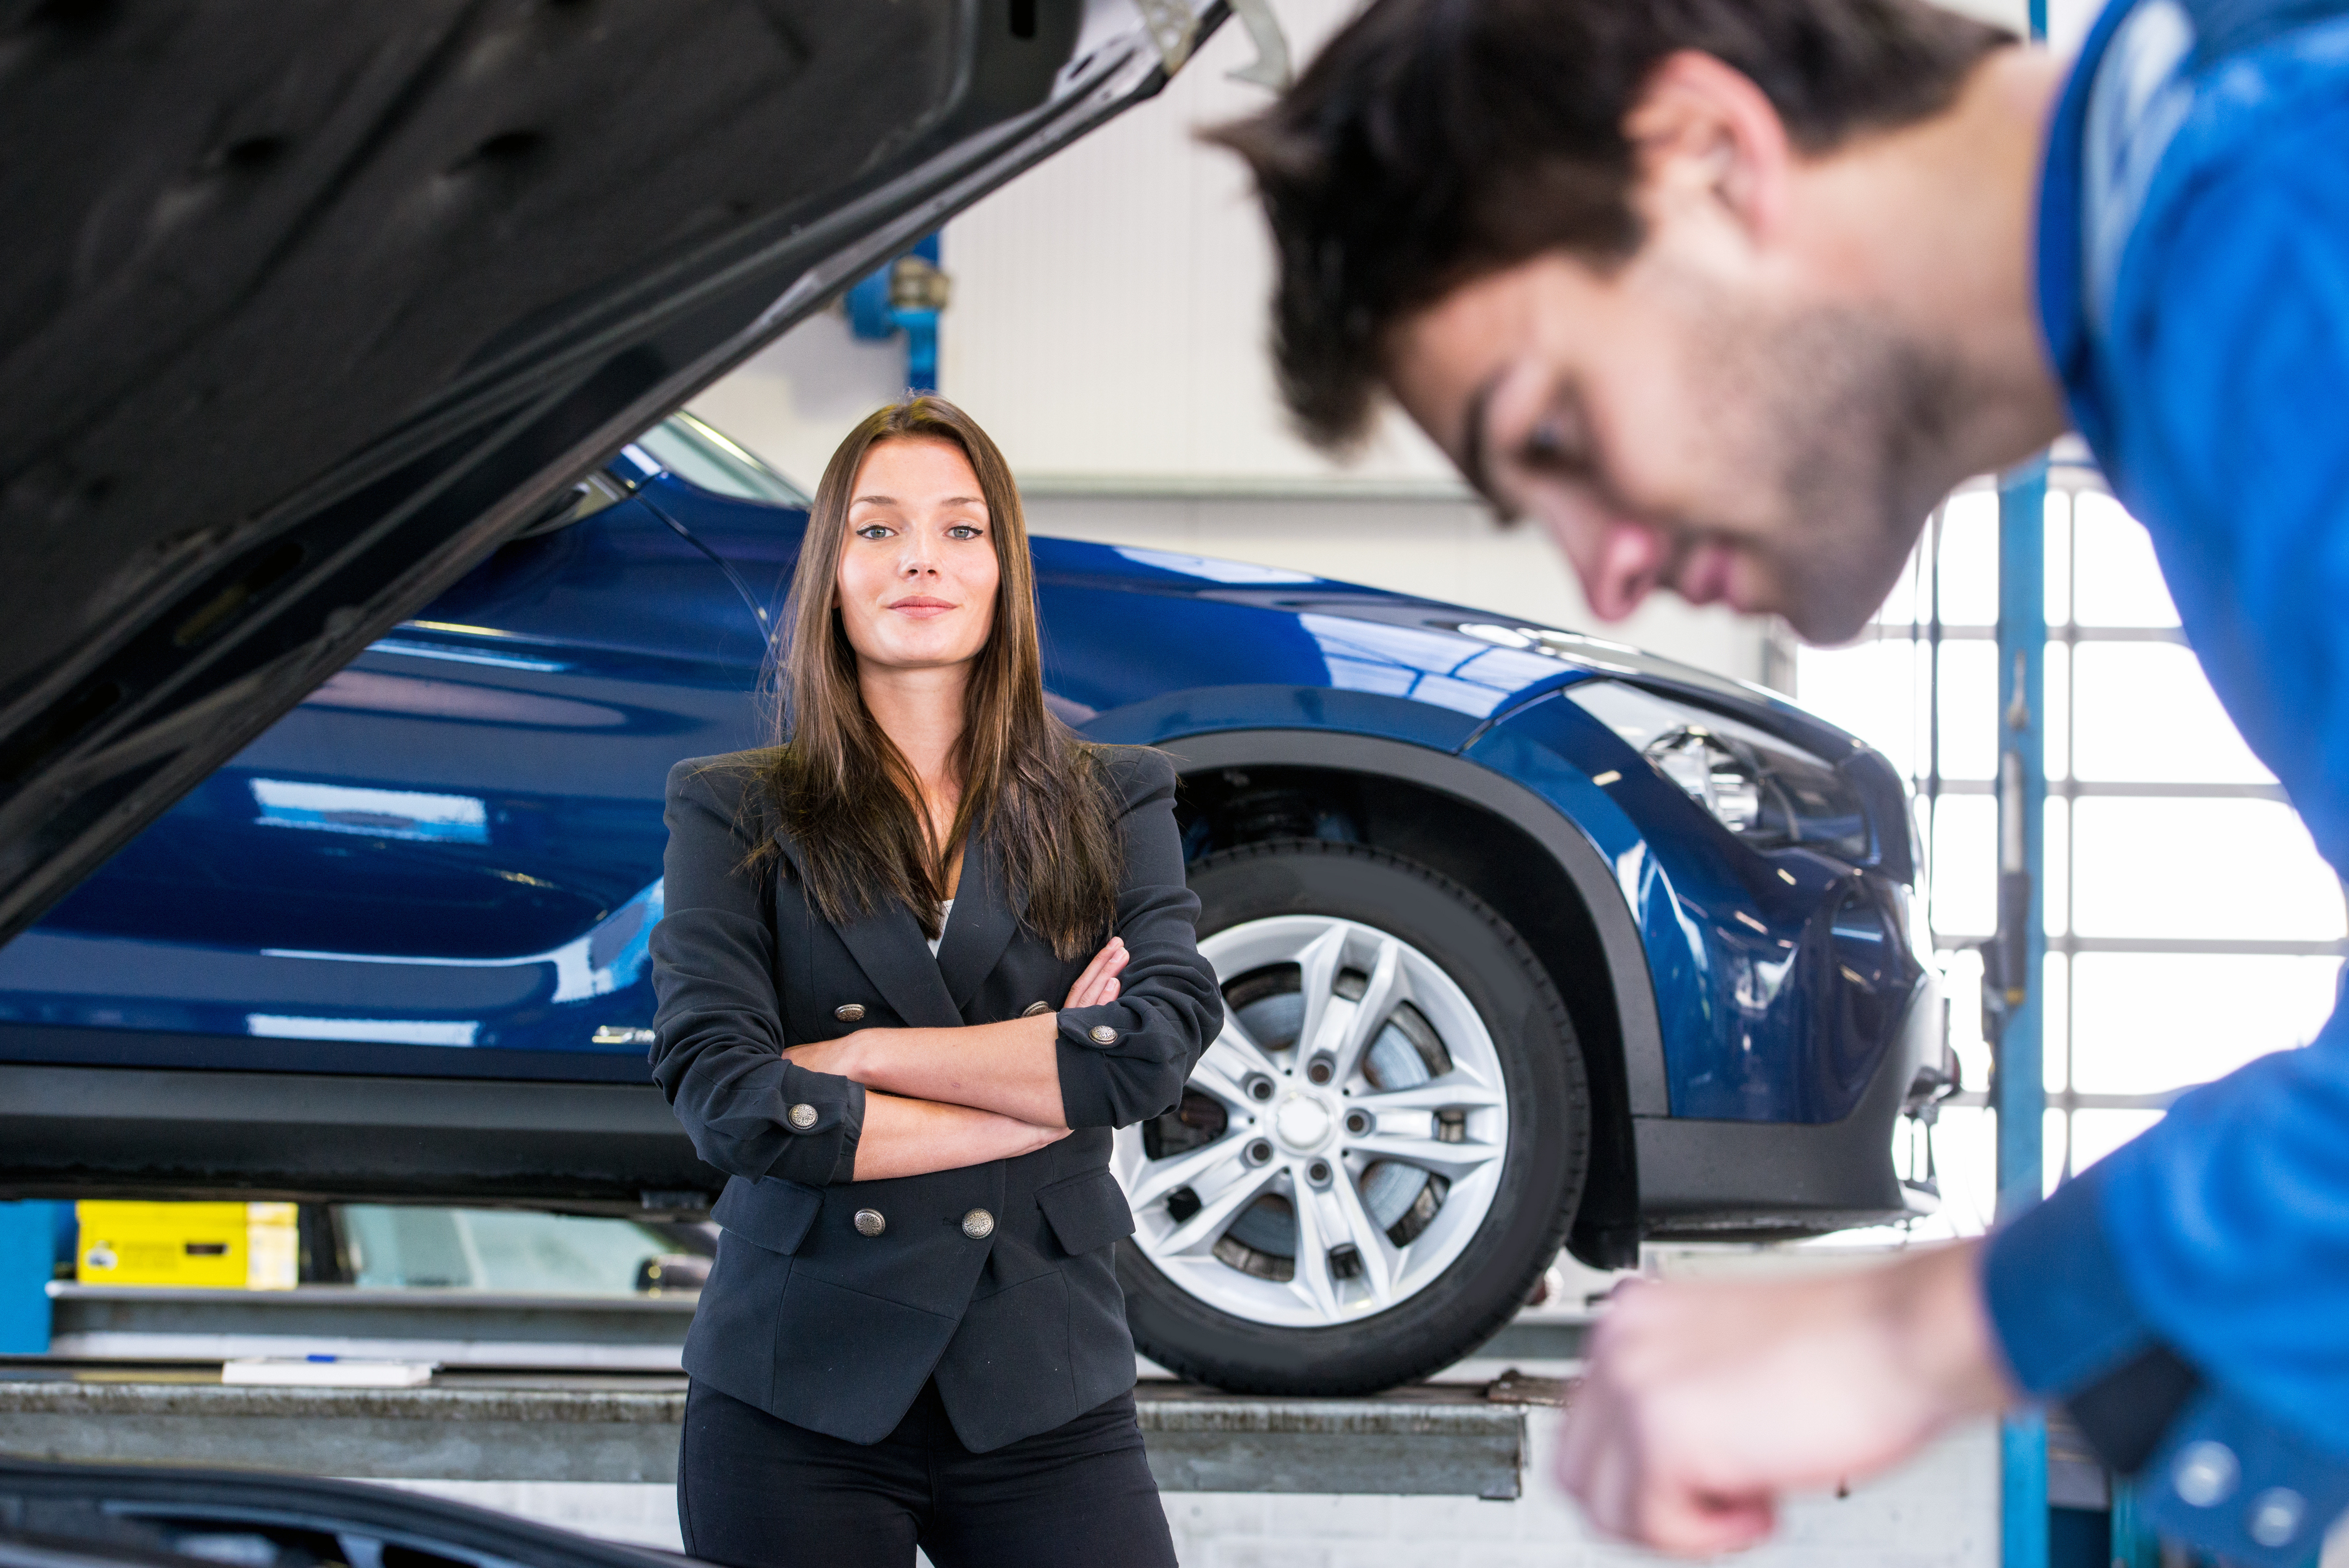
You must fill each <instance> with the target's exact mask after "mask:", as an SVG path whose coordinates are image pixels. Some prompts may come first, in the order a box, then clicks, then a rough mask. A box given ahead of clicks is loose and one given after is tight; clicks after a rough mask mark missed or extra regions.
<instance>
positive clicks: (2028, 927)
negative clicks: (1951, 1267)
mask: <svg viewBox="0 0 2349 1568" xmlns="http://www.w3.org/2000/svg"><path fill="white" fill-rule="evenodd" d="M2046 517H2047V462H2046V460H2045V458H2044V457H2039V458H2033V460H2032V461H2031V462H2027V463H2025V464H2023V466H2022V467H2020V468H2018V469H2015V470H2014V471H2013V472H2010V473H2008V474H2006V475H2004V476H2002V478H2001V480H2000V482H1999V487H1998V524H1999V526H1998V669H1999V717H1998V725H1999V775H1998V841H1999V866H1998V870H1999V877H1998V882H1999V916H1998V918H1999V931H1998V935H1997V937H1996V938H1995V939H1993V940H1992V943H1991V944H1990V950H1988V951H1986V952H1985V953H1984V954H1983V955H1982V956H1983V960H1984V967H1983V975H1982V1002H1983V1011H1984V1013H1985V1018H1984V1023H1986V1024H1988V1025H1989V1026H1990V1027H1991V1028H1992V1030H1993V1031H1994V1033H1993V1054H1992V1062H1993V1065H1992V1074H1991V1100H1992V1105H1993V1106H1995V1108H1996V1111H1997V1116H1998V1218H1999V1220H2001V1221H2002V1222H2004V1221H2006V1220H2012V1219H2013V1218H2014V1217H2015V1216H2016V1215H2017V1214H2020V1213H2022V1212H2023V1210H2026V1209H2028V1208H2030V1207H2031V1206H2032V1205H2033V1204H2034V1203H2036V1202H2038V1201H2039V1199H2040V1196H2041V1194H2042V1192H2043V1191H2044V1184H2045V1181H2046V1150H2045V1148H2044V1130H2043V1129H2044V1123H2045V1113H2046V1106H2047V1085H2046V1079H2045V1067H2044V1057H2045V1042H2044V1028H2043V1025H2044V1021H2043V1014H2042V1012H2041V991H2042V979H2043V976H2044V969H2045V964H2046V954H2047V935H2046V928H2047V922H2046V917H2045V914H2044V888H2045V884H2046V879H2045V877H2044V876H2043V875H2042V873H2043V871H2044V865H2045V839H2044V833H2043V827H2044V823H2045V820H2046V815H2047V763H2046V754H2045V736H2046V713H2047V684H2046V667H2047V584H2046V572H2047V544H2046V539H2047V523H2046ZM1999 1448H2000V1488H1999V1497H2000V1504H1999V1507H2000V1540H2001V1543H2002V1546H2001V1553H2000V1560H2001V1561H2002V1563H2004V1565H2005V1568H2047V1555H2048V1543H2047V1423H2046V1419H2045V1417H2043V1416H2041V1415H2039V1414H2038V1413H2037V1412H2035V1411H2034V1412H2032V1413H2030V1414H2028V1415H2022V1416H2014V1417H2009V1418H2008V1419H2007V1421H2006V1423H2005V1425H2004V1428H2003V1429H2002V1432H2001V1434H2000V1445H1999Z"/></svg>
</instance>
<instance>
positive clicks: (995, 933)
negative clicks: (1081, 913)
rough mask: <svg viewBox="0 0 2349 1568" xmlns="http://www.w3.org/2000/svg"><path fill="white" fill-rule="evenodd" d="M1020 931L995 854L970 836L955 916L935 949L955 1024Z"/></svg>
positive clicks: (981, 840) (964, 852)
mask: <svg viewBox="0 0 2349 1568" xmlns="http://www.w3.org/2000/svg"><path fill="white" fill-rule="evenodd" d="M909 919H910V917H909ZM1018 929H1019V910H1017V909H1013V908H1012V907H1011V897H1010V892H1009V889H1008V888H1006V887H1005V886H1004V877H1003V867H1002V866H1001V865H1000V864H999V862H998V860H997V858H996V855H995V851H994V849H993V848H992V847H990V846H988V845H987V844H986V843H985V842H984V841H983V839H982V838H981V836H979V835H978V834H976V833H974V834H972V835H971V836H970V841H969V842H968V844H966V845H965V846H963V852H962V880H961V881H959V882H957V883H956V884H955V901H954V910H953V912H952V913H951V914H949V915H948V916H947V929H946V940H944V941H941V942H940V943H939V944H938V960H937V963H936V969H937V971H938V973H939V974H940V975H941V976H943V977H944V981H945V984H946V989H947V997H948V998H949V999H950V1000H951V1001H952V1002H953V1003H954V1006H955V1010H956V1015H957V1022H960V1015H961V1010H962V1009H963V1008H965V1007H967V1006H968V1005H969V1003H970V999H971V998H972V997H974V996H976V995H978V985H979V981H983V980H985V979H986V978H987V977H988V973H989V972H990V971H993V970H994V968H995V965H996V961H997V960H999V959H1000V958H1002V956H1003V950H1004V949H1005V948H1007V947H1009V946H1010V945H1011V937H1012V933H1013V932H1014V931H1016V930H1018Z"/></svg>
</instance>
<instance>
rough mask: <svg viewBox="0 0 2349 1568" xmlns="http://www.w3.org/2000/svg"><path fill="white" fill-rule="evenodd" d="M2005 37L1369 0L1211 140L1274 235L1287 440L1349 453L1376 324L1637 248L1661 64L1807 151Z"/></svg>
mask: <svg viewBox="0 0 2349 1568" xmlns="http://www.w3.org/2000/svg"><path fill="white" fill-rule="evenodd" d="M2011 42H2013V35H2012V34H2009V33H2006V32H2003V31H2002V30H2000V29H1999V28H1996V27H1993V26H1987V25H1985V24H1983V23H1981V22H1975V21H1971V20H1969V19H1967V18H1966V17H1963V16H1958V15H1956V14H1955V13H1953V12H1950V11H1947V10H1944V9H1942V8H1940V6H1938V5H1931V4H1929V3H1928V0H1377V3H1376V4H1374V5H1371V6H1370V7H1369V8H1368V9H1366V10H1364V11H1363V12H1362V13H1361V15H1360V16H1356V17H1355V18H1354V19H1353V20H1352V21H1351V22H1350V23H1349V24H1347V26H1345V27H1344V28H1343V29H1341V30H1340V32H1339V33H1338V35H1337V36H1335V37H1334V38H1332V39H1331V40H1330V44H1329V45H1328V47H1325V48H1323V49H1322V51H1321V52H1320V54H1319V55H1318V56H1317V57H1315V58H1314V60H1313V63H1312V65H1311V66H1309V67H1308V68H1307V69H1306V71H1305V74H1304V75H1303V77H1302V78H1299V81H1298V82H1297V85H1296V86H1295V87H1293V88H1290V89H1289V90H1288V92H1287V93H1286V94H1284V95H1283V96H1282V97H1281V99H1280V100H1279V102H1278V103H1276V104H1274V105H1273V106H1272V107H1271V108H1270V109H1266V110H1265V111H1264V112H1262V113H1260V114H1257V115H1255V116H1253V117H1252V118H1249V119H1243V120H1239V121H1237V122H1235V123H1232V124H1228V125H1225V126H1222V127H1219V128H1217V129H1216V130H1213V131H1211V132H1209V133H1208V136H1207V140H1211V141H1215V142H1218V143H1220V144H1222V145H1223V146H1226V147H1228V148H1230V149H1232V150H1233V151H1236V152H1237V153H1239V154H1240V156H1241V157H1243V158H1245V159H1246V160H1247V162H1248V164H1249V166H1250V168H1251V169H1252V170H1253V171H1255V175H1256V183H1257V192H1258V194H1259V195H1260V196H1261V197H1262V198H1263V201H1264V207H1265V213H1266V216H1267V217H1268V219H1270V221H1271V223H1272V233H1273V241H1274V244H1275V246H1276V247H1277V249H1278V253H1279V264H1278V265H1279V277H1278V285H1277V287H1276V291H1275V296H1274V302H1273V352H1274V358H1275V360H1276V363H1277V367H1278V375H1279V379H1280V385H1281V392H1282V395H1283V396H1284V397H1285V398H1286V400H1288V406H1289V409H1290V410H1291V411H1292V413H1293V414H1294V415H1295V416H1296V420H1297V423H1298V426H1299V429H1300V430H1301V431H1303V432H1304V434H1305V435H1306V436H1307V437H1308V438H1309V439H1310V440H1311V441H1315V442H1316V443H1317V444H1319V445H1322V446H1329V447H1335V446H1343V445H1345V444H1348V443H1349V442H1350V441H1355V440H1357V439H1359V438H1360V437H1361V435H1362V434H1363V432H1364V431H1365V429H1366V428H1367V426H1368V423H1369V420H1370V416H1371V410H1372V407H1373V405H1374V401H1375V396H1376V392H1377V389H1378V384H1379V380H1380V378H1381V374H1382V373H1383V370H1384V368H1385V367H1384V363H1383V360H1384V355H1385V352H1386V348H1387V344H1386V338H1387V336H1388V334H1389V332H1390V330H1391V329H1392V327H1394V326H1395V325H1396V324H1397V323H1398V322H1400V321H1401V320H1402V319H1403V318H1405V317H1408V316H1410V315H1411V314H1413V313H1414V312H1415V311H1417V310H1419V309H1421V308H1423V307H1424V306H1430V305H1433V304H1434V303H1435V302H1436V301H1437V300H1439V299H1441V298H1442V297H1443V296H1444V295H1446V294H1448V293H1450V292H1452V291H1453V290H1454V289H1455V288H1457V287H1459V286H1461V285H1463V284H1464V283H1468V282H1470V281H1473V280H1474V279H1475V278H1477V277H1479V276H1483V275H1487V274H1490V273H1493V272H1497V271H1500V270H1502V269H1504V268H1506V267H1509V266H1513V265H1516V264H1517V263H1519V262H1523V261H1526V260H1530V259H1531V258H1532V257H1534V256H1536V255H1538V254H1542V253H1544V252H1547V251H1552V250H1564V251H1567V252H1569V253H1572V254H1577V255H1578V256H1581V257H1583V258H1585V259H1586V260H1588V261H1592V262H1595V263H1598V264H1600V265H1607V264H1611V263H1614V262H1619V261H1621V260H1623V259H1624V258H1626V257H1628V256H1630V254H1631V253H1632V252H1633V251H1635V250H1636V249H1638V248H1639V245H1640V240H1641V238H1642V235H1641V233H1640V223H1639V220H1638V218H1637V216H1636V215H1635V214H1634V213H1633V211H1632V209H1631V204H1630V192H1631V185H1632V181H1633V178H1634V173H1635V170H1634V166H1633V160H1632V151H1631V147H1630V143H1629V142H1628V141H1626V140H1624V135H1623V122H1624V119H1625V117H1626V115H1627V114H1628V113H1629V112H1630V109H1632V108H1633V107H1634V105H1635V103H1636V102H1637V100H1638V99H1639V96H1640V92H1641V90H1642V88H1644V87H1645V85H1646V83H1647V81H1648V78H1649V77H1650V75H1651V73H1652V72H1653V71H1654V70H1655V68H1656V67H1657V66H1658V65H1659V64H1661V62H1662V61H1663V60H1664V58H1665V57H1667V56H1670V55H1672V54H1674V53H1677V52H1679V51H1681V50H1683V49H1692V50H1696V51H1699V52H1701V53H1703V54H1708V55H1712V56H1713V57H1715V58H1717V59H1720V60H1721V61H1723V63H1725V64H1727V65H1729V66H1731V67H1734V68H1735V69H1737V70H1739V71H1742V72H1744V74H1745V75H1746V76H1747V77H1748V78H1751V79H1752V80H1753V82H1754V85H1755V86H1756V87H1758V88H1761V90H1762V92H1763V94H1764V96H1765V97H1767V98H1768V99H1769V100H1770V102H1771V104H1772V105H1773V106H1774V107H1775V109H1777V111H1778V116H1779V118H1780V119H1782V120H1783V121H1784V122H1785V127H1786V132H1787V136H1788V138H1789V139H1790V140H1792V141H1793V142H1794V144H1795V146H1796V147H1797V148H1799V149H1800V150H1801V151H1804V152H1806V153H1811V154H1816V153H1819V152H1823V151H1828V150H1829V149H1832V148H1834V147H1836V146H1837V145H1838V144H1839V143H1841V142H1842V141H1844V140H1846V139H1847V138H1849V137H1851V136H1854V135H1856V134H1858V133H1861V132H1865V131H1868V130H1887V129H1890V128H1893V127H1896V126H1900V125H1906V124H1909V123H1913V122H1914V121H1917V120H1920V119H1927V118H1929V117H1930V116H1932V115H1934V114H1936V113H1938V112H1940V110H1941V109H1945V108H1947V107H1948V106H1949V104H1950V103H1951V100H1952V99H1954V98H1955V96H1956V94H1957V90H1958V88H1959V86H1960V84H1961V83H1962V82H1963V80H1964V79H1965V78H1966V76H1967V75H1968V73H1969V72H1971V69H1972V68H1973V67H1974V66H1975V64H1976V63H1977V62H1979V61H1980V60H1981V59H1982V57H1983V56H1984V55H1986V54H1988V53H1989V52H1990V51H1991V50H1992V49H1994V48H1997V47H1999V46H2000V45H2002V44H2005V43H2011Z"/></svg>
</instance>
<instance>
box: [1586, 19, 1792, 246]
mask: <svg viewBox="0 0 2349 1568" xmlns="http://www.w3.org/2000/svg"><path fill="white" fill-rule="evenodd" d="M1623 136H1624V140H1627V141H1629V142H1630V144H1631V150H1632V160H1633V163H1634V167H1635V170H1636V172H1635V174H1634V176H1633V183H1632V190H1631V201H1632V204H1633V206H1634V207H1635V208H1636V209H1637V210H1638V211H1639V213H1640V217H1641V218H1642V220H1643V221H1644V223H1645V224H1646V226H1648V227H1649V228H1650V229H1651V230H1654V229H1660V228H1663V227H1666V226H1669V225H1671V223H1673V222H1674V220H1675V219H1680V218H1687V217H1690V216H1694V215H1696V214H1697V213H1701V212H1704V213H1710V214H1711V215H1713V217H1715V218H1720V217H1726V218H1728V219H1729V220H1730V221H1731V222H1732V223H1734V224H1735V225H1736V226H1737V227H1738V228H1739V229H1741V230H1743V231H1744V234H1745V236H1746V238H1747V240H1748V241H1749V243H1751V244H1754V245H1755V246H1757V247H1765V246H1768V245H1769V244H1772V243H1773V242H1774V241H1775V239H1776V238H1777V237H1778V235H1779V233H1780V230H1781V229H1782V228H1783V226H1784V224H1785V219H1786V210H1787V198H1788V194H1789V192H1788V186H1789V183H1790V182H1791V180H1792V177H1793V175H1794V172H1795V157H1796V154H1795V149H1794V145H1793V143H1792V142H1791V141H1790V140H1788V139H1787V135H1786V126H1785V121H1784V120H1782V119H1779V118H1778V111H1777V109H1776V108H1775V106H1773V105H1772V103H1771V102H1770V99H1769V98H1768V97H1767V95H1765V94H1764V92H1763V91H1762V89H1761V88H1758V87H1756V86H1755V85H1754V79H1753V78H1751V77H1748V76H1747V75H1745V73H1744V72H1743V71H1740V70H1738V69H1737V68H1736V67H1733V66H1730V65H1727V64H1724V63H1723V61H1721V60H1720V59H1718V58H1716V57H1713V56H1712V55H1708V54H1703V53H1701V52H1699V51H1697V50H1694V49H1682V50H1679V51H1676V52H1675V53H1672V54H1670V55H1667V56H1665V57H1663V59H1662V60H1661V61H1660V62H1658V64H1657V65H1656V67H1655V68H1654V69H1653V70H1651V71H1650V72H1649V73H1648V79H1647V81H1646V83H1645V84H1644V85H1643V86H1642V87H1641V88H1640V96H1639V98H1638V99H1637V100H1635V101H1634V102H1633V103H1632V105H1631V108H1630V112H1629V113H1627V114H1626V115H1625V116H1624V117H1623Z"/></svg>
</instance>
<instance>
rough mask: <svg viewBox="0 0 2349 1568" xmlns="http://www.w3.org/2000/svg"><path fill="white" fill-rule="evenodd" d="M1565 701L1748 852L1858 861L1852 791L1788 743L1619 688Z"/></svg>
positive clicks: (1575, 692)
mask: <svg viewBox="0 0 2349 1568" xmlns="http://www.w3.org/2000/svg"><path fill="white" fill-rule="evenodd" d="M1566 695H1567V696H1568V698H1569V699H1570V700H1571V701H1574V702H1575V704H1576V705H1578V707H1580V708H1581V709H1582V711H1584V712H1586V713H1588V714H1589V715H1590V716H1591V717H1592V718H1594V719H1597V720H1598V721H1599V722H1600V723H1602V724H1604V725H1606V726H1607V727H1608V728H1609V729H1610V730H1612V731H1614V732H1615V733H1616V734H1618V735H1619V736H1620V737H1622V739H1623V741H1624V742H1625V743H1626V744H1627V745H1629V746H1630V748H1631V749H1632V750H1633V751H1635V752H1637V753H1640V756H1642V757H1644V758H1646V759H1647V761H1648V763H1649V764H1650V765H1651V766H1652V767H1653V768H1654V769H1655V770H1656V771H1657V772H1658V773H1660V774H1663V776H1664V777H1666V778H1667V779H1670V780H1671V782H1672V783H1673V784H1678V785H1679V786H1680V787H1681V789H1682V792H1683V793H1685V794H1687V795H1688V797H1689V798H1690V799H1691V800H1692V801H1694V802H1696V803H1697V805H1701V806H1702V807H1704V809H1705V811H1706V812H1707V813H1708V814H1709V815H1711V816H1712V817H1713V820H1714V821H1715V822H1718V823H1720V824H1721V826H1723V827H1725V828H1727V829H1729V831H1730V832H1732V833H1733V834H1735V835H1737V836H1738V837H1740V838H1742V839H1744V841H1745V842H1746V843H1748V844H1750V845H1752V846H1754V848H1756V849H1784V848H1786V847H1789V846H1794V845H1798V844H1799V845H1802V846H1806V847H1807V848H1812V849H1817V850H1820V851H1823V852H1824V853H1826V854H1829V855H1833V856H1836V857H1838V858H1841V859H1845V860H1859V859H1863V858H1865V857H1866V856H1867V854H1868V817H1867V813H1866V811H1865V810H1864V808H1863V807H1862V806H1861V805H1860V799H1859V792H1858V791H1857V790H1856V789H1854V788H1853V787H1852V784H1851V782H1850V781H1849V780H1847V779H1846V778H1845V777H1844V776H1843V775H1842V774H1839V773H1837V771H1836V769H1835V767H1834V765H1833V764H1832V763H1828V762H1826V760H1824V759H1823V758H1820V757H1816V756H1814V755H1812V754H1811V753H1808V752H1806V751H1805V750H1803V748H1801V747H1800V746H1797V745H1795V743H1794V742H1791V741H1786V740H1784V739H1781V738H1780V737H1779V736H1776V735H1774V734H1771V733H1770V732H1768V731H1766V730H1762V729H1758V728H1756V727H1755V726H1754V725H1752V724H1748V723H1744V722H1741V721H1739V720H1736V719H1733V718H1730V717H1729V716H1728V715H1726V714H1723V713H1716V712H1713V711H1712V710H1710V709H1706V708H1700V707H1697V706H1695V705H1694V704H1693V703H1686V702H1680V701H1674V700H1673V699H1671V698H1669V697H1660V696H1658V695H1656V694H1655V693H1654V692H1652V691H1643V690H1641V689H1640V688H1639V687H1636V686H1626V685H1624V684H1622V683H1621V682H1619V681H1614V680H1586V681H1584V682H1582V683H1581V684H1579V685H1577V686H1572V687H1569V688H1568V690H1567V693H1566Z"/></svg>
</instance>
